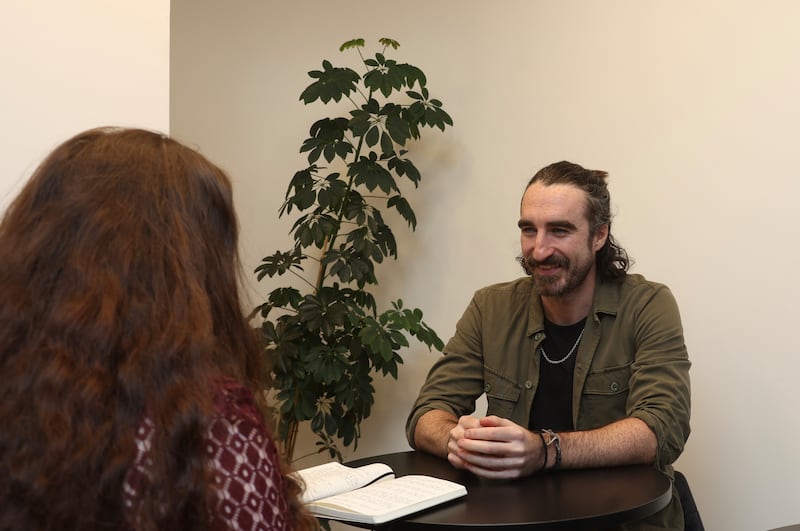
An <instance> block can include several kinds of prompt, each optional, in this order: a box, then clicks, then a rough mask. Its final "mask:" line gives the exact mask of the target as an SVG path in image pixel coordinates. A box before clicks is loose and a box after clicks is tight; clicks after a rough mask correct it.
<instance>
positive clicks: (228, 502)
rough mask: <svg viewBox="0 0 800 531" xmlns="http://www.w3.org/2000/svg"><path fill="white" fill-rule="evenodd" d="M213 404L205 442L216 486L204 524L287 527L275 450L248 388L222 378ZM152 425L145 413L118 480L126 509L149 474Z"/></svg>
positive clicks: (261, 530)
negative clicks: (132, 455)
mask: <svg viewBox="0 0 800 531" xmlns="http://www.w3.org/2000/svg"><path fill="white" fill-rule="evenodd" d="M215 405H216V406H217V409H218V411H219V413H220V416H219V417H217V418H215V419H214V420H212V422H211V425H210V426H209V430H208V431H209V433H208V439H207V448H206V450H207V456H208V461H209V466H210V467H211V470H212V473H213V480H214V485H215V486H216V487H217V491H216V493H215V494H216V496H215V497H214V499H213V500H211V502H210V513H209V522H210V529H212V530H214V531H229V530H230V531H289V530H290V529H291V526H290V522H289V521H288V517H287V515H288V507H287V502H286V499H285V498H284V496H283V476H282V475H281V469H280V465H279V458H278V452H277V449H276V448H275V443H274V441H273V440H272V438H271V437H270V436H269V434H268V433H267V430H266V427H265V425H264V419H263V418H262V416H261V414H260V413H259V411H258V409H257V408H256V406H255V403H254V402H253V396H252V394H251V393H250V391H249V390H248V389H246V388H245V387H243V386H242V385H240V384H239V383H237V382H234V381H232V380H223V381H222V382H221V385H220V392H219V393H218V395H217V397H216V399H215ZM153 427H154V425H153V422H152V420H151V419H150V418H145V419H144V420H143V422H142V425H141V426H140V427H139V430H138V432H137V434H136V447H137V452H136V459H135V461H134V464H133V467H132V468H131V470H130V471H129V472H128V474H127V475H126V478H125V483H124V485H123V498H124V503H125V507H126V508H127V509H129V510H130V509H131V508H132V507H134V505H135V504H136V502H137V501H138V499H139V497H140V494H139V493H140V491H141V487H142V485H143V484H144V483H145V482H147V481H148V479H149V471H148V470H149V467H150V466H152V459H151V457H150V448H151V443H152V436H153ZM132 527H134V528H135V527H136V526H135V525H133V526H132Z"/></svg>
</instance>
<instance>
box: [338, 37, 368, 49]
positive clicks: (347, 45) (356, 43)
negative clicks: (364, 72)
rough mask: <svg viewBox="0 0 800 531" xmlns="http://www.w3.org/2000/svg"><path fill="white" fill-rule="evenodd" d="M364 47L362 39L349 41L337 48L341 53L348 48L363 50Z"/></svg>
mask: <svg viewBox="0 0 800 531" xmlns="http://www.w3.org/2000/svg"><path fill="white" fill-rule="evenodd" d="M363 47H364V39H350V40H349V41H345V42H344V43H342V45H341V46H339V51H340V52H343V51H345V50H347V49H350V48H363Z"/></svg>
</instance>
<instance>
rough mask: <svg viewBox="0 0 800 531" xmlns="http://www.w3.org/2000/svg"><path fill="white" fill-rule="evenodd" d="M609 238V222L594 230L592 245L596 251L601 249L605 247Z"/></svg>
mask: <svg viewBox="0 0 800 531" xmlns="http://www.w3.org/2000/svg"><path fill="white" fill-rule="evenodd" d="M607 239H608V223H603V224H602V225H600V226H599V227H597V230H596V231H594V235H593V236H592V243H593V245H592V247H593V248H594V252H597V251H599V250H600V249H602V248H603V246H604V245H605V244H606V240H607Z"/></svg>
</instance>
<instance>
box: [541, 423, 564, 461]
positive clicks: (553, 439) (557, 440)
mask: <svg viewBox="0 0 800 531" xmlns="http://www.w3.org/2000/svg"><path fill="white" fill-rule="evenodd" d="M542 433H546V434H547V435H548V436H549V437H550V440H549V441H547V443H546V447H547V446H550V445H553V446H555V447H556V461H555V463H554V464H553V469H556V468H558V467H559V466H560V465H561V437H559V436H558V434H557V433H556V432H554V431H553V430H542ZM542 440H544V436H542ZM546 447H545V452H547V448H546ZM545 455H546V453H545Z"/></svg>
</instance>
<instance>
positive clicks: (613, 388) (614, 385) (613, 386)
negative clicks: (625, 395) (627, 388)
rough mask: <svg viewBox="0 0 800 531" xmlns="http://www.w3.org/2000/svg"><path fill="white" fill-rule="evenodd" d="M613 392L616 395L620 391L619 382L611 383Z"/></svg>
mask: <svg viewBox="0 0 800 531" xmlns="http://www.w3.org/2000/svg"><path fill="white" fill-rule="evenodd" d="M611 391H612V392H614V393H616V392H617V391H619V384H618V383H617V382H611Z"/></svg>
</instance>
